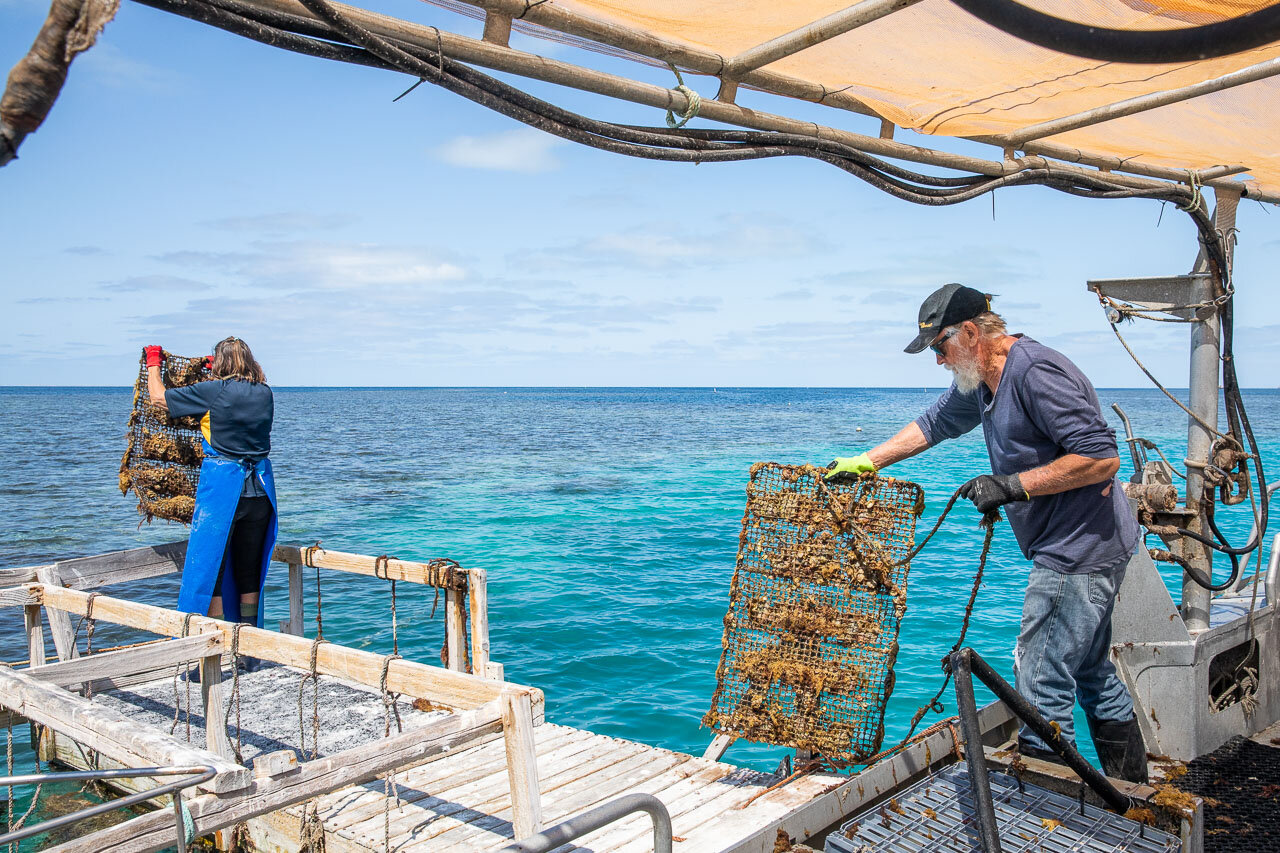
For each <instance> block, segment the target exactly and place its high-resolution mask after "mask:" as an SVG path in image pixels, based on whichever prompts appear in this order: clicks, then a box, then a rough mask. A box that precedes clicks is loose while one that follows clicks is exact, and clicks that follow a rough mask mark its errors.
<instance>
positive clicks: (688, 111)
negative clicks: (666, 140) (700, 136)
mask: <svg viewBox="0 0 1280 853" xmlns="http://www.w3.org/2000/svg"><path fill="white" fill-rule="evenodd" d="M667 67H668V68H670V69H671V73H672V74H675V75H676V83H677V85H676V87H675V88H674V89H672V91H673V92H677V93H679V94H681V95H683V96H684V100H685V108H684V111H683V112H681V113H680V120H679V121H676V114H675V112H674V111H673V110H672V109H671V107H667V127H669V128H671V129H672V130H677V129H679V128H681V127H684V126H685V125H686V124H688V123H689V122H690V121H692V120H693V119H695V118H697V116H698V111H699V110H701V109H702V96H701V95H699V94H698V93H697V92H695V91H693V90H692V89H690V88H689V87H688V86H686V85H685V84H684V78H683V77H681V76H680V69H679V68H676V67H675V65H674V64H673V63H670V62H668V63H667Z"/></svg>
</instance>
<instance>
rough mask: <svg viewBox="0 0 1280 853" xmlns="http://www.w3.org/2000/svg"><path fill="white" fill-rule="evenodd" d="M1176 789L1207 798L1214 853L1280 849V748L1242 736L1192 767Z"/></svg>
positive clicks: (1209, 844) (1207, 834)
mask: <svg viewBox="0 0 1280 853" xmlns="http://www.w3.org/2000/svg"><path fill="white" fill-rule="evenodd" d="M1173 784H1174V786H1175V787H1177V788H1179V789H1180V790H1183V791H1186V792H1187V793H1189V794H1195V795H1197V796H1200V797H1204V798H1205V815H1204V824H1205V828H1204V849H1205V850H1206V851H1209V853H1237V851H1239V853H1256V851H1260V850H1275V849H1277V847H1280V749H1276V748H1275V747H1273V746H1266V745H1264V744H1260V743H1254V742H1253V741H1251V740H1249V739H1248V738H1246V737H1242V736H1240V735H1237V736H1235V737H1233V738H1231V740H1229V741H1227V742H1226V743H1224V744H1223V745H1222V746H1220V747H1219V748H1218V749H1216V750H1214V751H1213V752H1211V753H1209V754H1208V755H1202V756H1200V757H1199V758H1197V759H1196V760H1195V761H1192V762H1191V763H1190V764H1188V765H1187V775H1186V776H1183V777H1182V778H1181V779H1178V780H1177V781H1175V782H1174V783H1173Z"/></svg>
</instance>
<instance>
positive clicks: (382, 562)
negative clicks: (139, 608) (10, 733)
mask: <svg viewBox="0 0 1280 853" xmlns="http://www.w3.org/2000/svg"><path fill="white" fill-rule="evenodd" d="M186 552H187V543H186V542H170V543H167V544H164V545H153V546H148V547H145V548H133V549H131V550H128V551H113V552H111V553H108V554H98V555H95V556H90V557H77V558H74V559H70V560H60V561H58V562H56V563H52V564H49V565H44V566H27V567H22V568H15V569H0V584H4V585H15V586H11V587H9V588H5V589H0V607H5V606H19V605H22V606H30V605H32V604H35V603H36V602H35V601H34V600H33V599H32V598H31V593H30V592H29V591H28V589H27V588H26V587H23V586H16V585H17V584H25V583H29V582H31V581H38V582H40V583H42V584H45V585H48V586H59V587H67V588H69V589H75V590H91V589H98V588H100V587H104V586H108V585H110V584H115V583H122V582H124V581H132V580H142V579H145V578H153V577H161V576H163V575H170V574H175V573H181V572H182V563H183V560H184V559H185V557H186ZM271 559H272V560H274V561H276V562H280V563H285V564H286V565H287V566H288V570H289V619H288V621H287V623H285V624H284V626H283V627H282V630H284V631H286V632H287V633H290V634H294V635H297V636H302V634H303V633H304V627H303V622H304V618H305V605H304V596H303V583H304V573H303V569H304V567H311V566H315V567H317V568H321V569H326V570H332V571H340V572H348V573H350V574H357V575H365V576H368V577H377V578H386V579H389V580H395V581H403V582H406V583H416V584H423V585H426V586H433V584H432V583H431V580H432V578H433V577H434V572H433V570H432V567H431V564H430V563H423V562H417V561H411V560H398V559H395V558H382V557H370V556H366V555H363V554H349V553H345V552H343V551H327V550H325V549H323V548H320V547H318V546H317V547H304V546H298V545H277V546H276V547H275V550H274V551H273V552H272V555H271ZM458 572H459V573H460V574H462V575H465V577H466V592H465V594H464V593H463V592H462V591H461V590H445V593H446V595H445V644H446V646H447V647H448V648H449V650H450V652H449V660H448V667H449V668H450V669H452V670H455V671H457V672H471V673H474V674H476V675H480V676H484V677H486V678H492V679H495V680H497V681H501V680H502V672H503V671H502V666H501V665H500V664H495V663H493V662H492V661H491V660H490V659H489V595H488V574H487V573H486V572H485V571H484V570H483V569H468V568H459V569H458ZM38 609H39V608H38V606H37V612H38ZM468 611H469V615H470V619H469V620H468V618H467V617H468ZM94 615H95V616H96V615H97V614H96V613H95V614H94ZM48 619H49V630H50V633H51V634H52V635H53V641H54V647H55V648H56V649H57V652H58V658H59V660H68V659H70V658H74V657H79V654H80V652H79V650H78V649H77V648H76V645H75V642H74V632H73V631H72V628H71V621H70V620H69V619H68V618H67V616H66V613H65V612H63V611H61V610H58V609H56V608H55V609H52V610H50V611H49V614H48ZM468 621H469V622H470V631H469V635H470V646H471V649H470V660H469V661H468V655H467V654H465V653H464V651H463V650H464V649H466V648H467V638H468V628H467V623H468ZM31 630H32V629H31V626H30V625H28V631H29V632H30V631H31ZM41 648H43V645H42V646H41ZM33 654H34V653H33ZM31 660H32V662H33V665H36V664H35V658H34V657H32V659H31ZM41 662H43V656H42V657H41Z"/></svg>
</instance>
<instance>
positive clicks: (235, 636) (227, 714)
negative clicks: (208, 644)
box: [222, 622, 244, 764]
mask: <svg viewBox="0 0 1280 853" xmlns="http://www.w3.org/2000/svg"><path fill="white" fill-rule="evenodd" d="M243 627H244V623H243V622H237V623H235V625H233V626H232V628H231V702H229V703H228V704H227V707H226V710H225V711H224V712H223V715H222V727H223V728H224V729H225V728H227V727H228V726H229V725H230V721H231V706H232V705H235V708H236V745H235V756H236V764H244V743H243V741H242V731H241V727H240V629H241V628H243Z"/></svg>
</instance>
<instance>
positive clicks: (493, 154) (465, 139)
mask: <svg viewBox="0 0 1280 853" xmlns="http://www.w3.org/2000/svg"><path fill="white" fill-rule="evenodd" d="M564 144H565V142H564V140H561V139H558V138H556V137H554V136H551V135H550V134H547V133H543V132H542V131H540V130H534V129H533V128H520V129H518V130H508V131H503V132H502V133H492V134H489V135H488V136H457V137H454V138H453V139H451V140H449V141H448V142H446V143H444V144H443V145H440V146H438V147H437V148H435V149H434V151H433V154H434V156H435V157H436V159H438V160H441V161H443V162H445V163H448V164H449V165H451V166H462V167H463V168H467V169H490V170H494V171H500V172H551V171H554V170H556V169H559V168H560V161H559V160H557V159H556V158H555V156H554V155H553V151H554V149H556V148H557V147H559V146H561V145H564Z"/></svg>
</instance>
